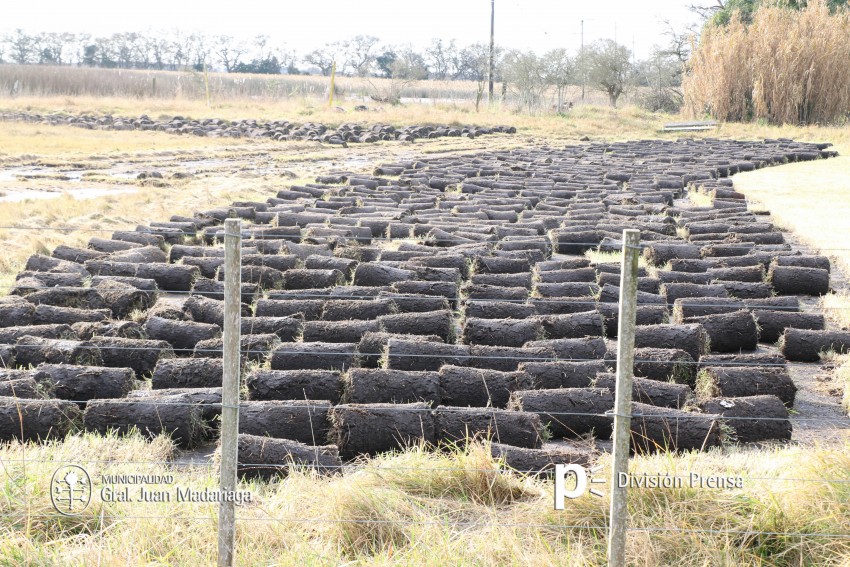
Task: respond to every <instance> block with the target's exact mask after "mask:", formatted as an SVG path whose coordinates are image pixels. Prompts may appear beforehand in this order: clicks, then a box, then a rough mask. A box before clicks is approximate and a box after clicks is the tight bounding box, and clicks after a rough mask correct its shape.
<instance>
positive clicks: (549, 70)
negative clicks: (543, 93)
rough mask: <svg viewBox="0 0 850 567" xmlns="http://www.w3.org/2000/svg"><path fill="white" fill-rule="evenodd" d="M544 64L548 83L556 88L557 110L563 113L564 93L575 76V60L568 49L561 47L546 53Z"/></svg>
mask: <svg viewBox="0 0 850 567" xmlns="http://www.w3.org/2000/svg"><path fill="white" fill-rule="evenodd" d="M542 63H543V68H544V72H545V80H546V83H547V84H549V85H552V86H553V87H555V93H556V95H557V97H558V102H557V110H558V112H562V110H563V106H564V92H565V91H566V89H567V87H568V86H569V85H570V83H571V82H572V80H573V77H574V75H575V60H574V59H573V58H572V57H570V55H569V54H568V53H567V50H566V49H564V48H562V47H560V48H557V49H553V50H551V51H549V52H548V53H546V54H545V55H544V56H543V61H542Z"/></svg>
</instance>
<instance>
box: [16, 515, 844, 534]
mask: <svg viewBox="0 0 850 567" xmlns="http://www.w3.org/2000/svg"><path fill="white" fill-rule="evenodd" d="M0 517H7V518H26V517H30V518H68V516H67V515H63V514H59V513H56V514H47V513H28V512H21V513H17V514H0ZM97 517H99V518H110V519H115V520H156V519H170V520H172V521H186V520H192V521H201V520H204V521H215V520H217V517H216V516H174V515H170V516H162V515H121V514H102V513H101V514H98V515H97ZM236 521H237V522H277V523H282V524H286V523H309V524H362V525H415V526H443V527H450V528H451V527H458V528H460V527H465V528H528V529H557V530H593V531H602V532H606V531H607V530H608V526H597V525H586V524H554V523H534V522H487V521H462V520H446V521H436V520H412V519H394V520H379V519H353V518H322V517H315V518H297V517H296V518H274V517H269V518H258V517H245V516H243V517H238V516H237V518H236ZM627 529H628V531H632V532H676V533H702V534H711V535H739V536H749V537H755V536H772V537H776V536H782V537H799V538H834V539H850V534H846V533H844V534H842V533H831V532H816V531H812V532H782V531H758V530H715V529H707V528H682V527H677V526H669V527H668V526H657V527H628V528H627Z"/></svg>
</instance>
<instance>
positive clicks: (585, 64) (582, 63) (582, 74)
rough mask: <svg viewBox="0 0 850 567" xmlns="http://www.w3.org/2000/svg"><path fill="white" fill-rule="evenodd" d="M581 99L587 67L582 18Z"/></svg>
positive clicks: (582, 97) (582, 98)
mask: <svg viewBox="0 0 850 567" xmlns="http://www.w3.org/2000/svg"><path fill="white" fill-rule="evenodd" d="M580 53H581V100H584V83H585V80H584V70H585V67H587V61H585V60H584V20H582V21H581V51H580Z"/></svg>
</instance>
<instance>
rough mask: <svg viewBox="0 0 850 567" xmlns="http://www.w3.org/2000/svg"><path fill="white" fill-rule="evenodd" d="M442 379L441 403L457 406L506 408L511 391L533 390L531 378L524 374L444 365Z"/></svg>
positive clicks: (441, 371)
mask: <svg viewBox="0 0 850 567" xmlns="http://www.w3.org/2000/svg"><path fill="white" fill-rule="evenodd" d="M439 376H440V400H441V403H442V404H444V405H450V406H457V407H463V406H469V407H497V408H504V407H505V406H507V405H508V400H509V399H510V396H511V392H514V391H516V390H525V389H528V388H531V378H530V377H529V376H528V374H525V373H524V372H501V371H498V370H489V369H480V368H467V367H461V366H451V365H445V366H443V367H442V368H440V373H439Z"/></svg>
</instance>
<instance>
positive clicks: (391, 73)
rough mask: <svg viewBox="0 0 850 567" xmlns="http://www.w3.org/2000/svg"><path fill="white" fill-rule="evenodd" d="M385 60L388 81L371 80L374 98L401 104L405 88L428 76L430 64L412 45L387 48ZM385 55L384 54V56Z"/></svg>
mask: <svg viewBox="0 0 850 567" xmlns="http://www.w3.org/2000/svg"><path fill="white" fill-rule="evenodd" d="M384 55H388V56H389V57H387V58H386V59H384V60H383V63H384V65H385V66H386V73H385V74H386V76H387V78H388V80H387V81H385V82H383V83H378V82H375V81H372V80H369V85H370V86H371V87H372V90H373V94H372V99H373V100H376V101H378V102H385V103H390V104H399V103H400V102H401V94H402V92H403V91H404V89H406V88H408V87H410V86H411V85H413V84H414V83H416V81H420V80H422V79H426V78H428V65H427V64H426V63H425V58H424V57H423V56H422V54H421V53H418V52H417V51H415V50H414V49H413V47H411V46H409V45H408V46H403V47H397V48H387V51H385V53H384ZM382 57H383V56H382Z"/></svg>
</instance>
